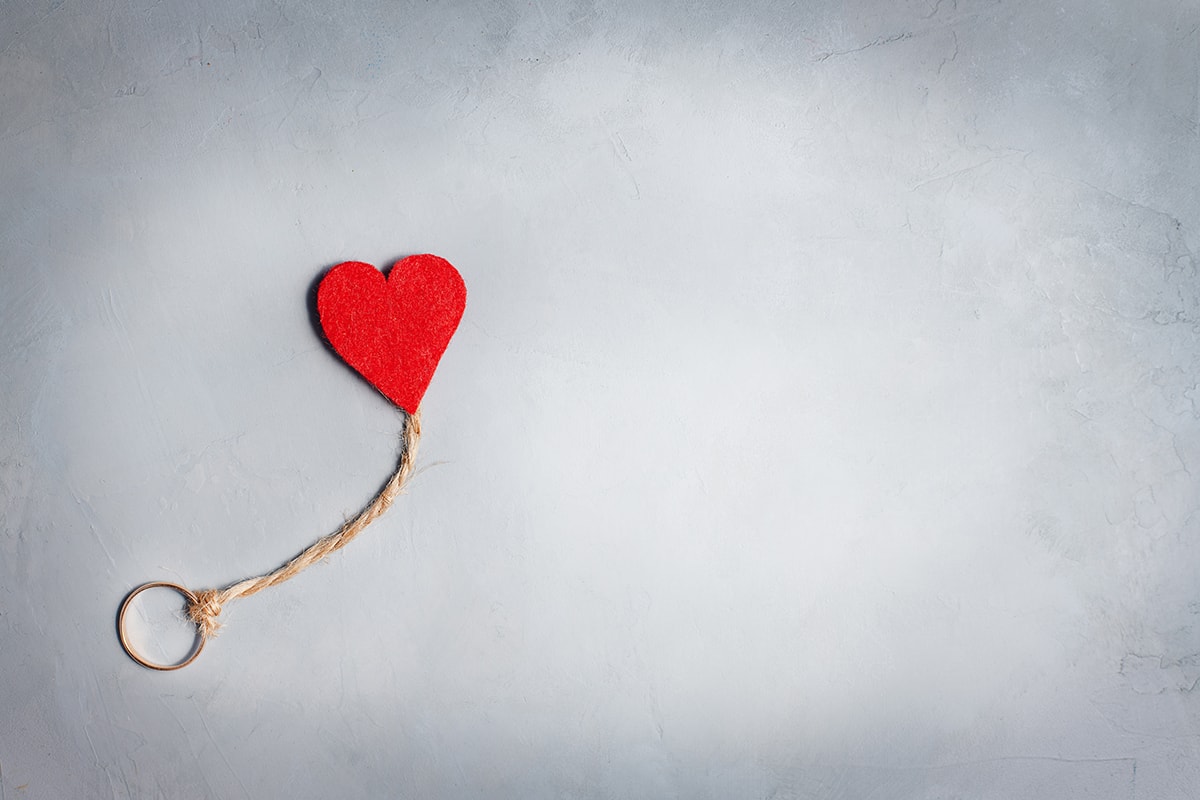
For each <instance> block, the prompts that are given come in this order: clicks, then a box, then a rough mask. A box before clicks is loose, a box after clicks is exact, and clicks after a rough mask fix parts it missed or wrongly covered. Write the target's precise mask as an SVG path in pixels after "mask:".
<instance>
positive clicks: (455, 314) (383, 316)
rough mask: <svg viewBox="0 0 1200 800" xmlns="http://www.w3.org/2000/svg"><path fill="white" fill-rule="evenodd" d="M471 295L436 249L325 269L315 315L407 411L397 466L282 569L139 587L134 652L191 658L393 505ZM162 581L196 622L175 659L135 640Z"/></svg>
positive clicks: (350, 358)
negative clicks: (436, 376) (369, 496)
mask: <svg viewBox="0 0 1200 800" xmlns="http://www.w3.org/2000/svg"><path fill="white" fill-rule="evenodd" d="M466 302H467V289H466V285H465V284H464V283H463V279H462V276H461V275H459V274H458V271H457V270H456V269H455V268H454V267H453V266H451V264H450V262H449V261H446V260H445V259H444V258H439V257H438V256H435V255H429V254H425V255H416V256H409V257H408V258H404V259H401V260H400V261H397V262H396V264H395V265H394V266H393V267H392V269H391V271H390V272H389V273H388V275H387V277H384V275H383V273H381V272H380V271H379V270H377V269H375V267H373V266H371V265H370V264H364V263H362V262H361V261H346V262H343V263H341V264H338V265H337V266H336V267H334V268H333V269H331V270H329V272H327V273H326V274H325V276H324V277H323V278H322V279H321V282H320V284H319V285H318V286H317V315H318V317H319V318H320V320H321V329H322V330H323V331H324V333H325V337H326V339H328V341H329V343H330V345H332V346H333V349H334V350H335V351H336V352H337V353H338V355H340V356H341V357H342V358H343V359H345V361H346V363H348V364H349V365H350V366H351V367H353V368H354V369H355V370H357V371H358V373H359V374H360V375H362V376H363V378H365V379H366V380H367V382H368V383H370V384H371V385H372V386H374V387H375V388H376V389H378V390H379V391H380V392H381V393H382V394H383V395H384V396H385V397H387V398H388V399H389V400H391V401H392V402H393V403H395V404H396V405H397V406H399V407H400V408H401V409H402V410H403V411H404V416H405V419H404V433H403V435H402V440H403V441H402V444H401V450H400V457H399V461H398V464H397V466H396V471H395V473H393V475H392V477H391V478H390V479H389V480H388V482H387V484H386V485H385V486H384V488H383V490H382V491H381V492H380V493H379V495H378V496H376V498H375V499H374V500H372V501H371V503H370V504H369V505H367V507H366V508H364V509H363V510H362V511H361V512H360V513H359V514H358V516H356V517H354V518H353V519H351V520H349V521H348V522H346V523H345V524H344V525H343V526H342V527H341V528H339V529H338V530H337V531H335V532H333V533H331V534H329V535H328V536H325V537H323V538H321V539H319V540H317V541H316V542H315V543H314V544H312V545H311V546H310V547H308V548H307V549H306V550H304V551H303V552H302V553H300V554H299V555H297V556H296V557H295V558H293V559H292V560H291V561H289V562H288V563H286V564H284V565H283V566H282V567H279V568H278V569H276V570H275V571H274V572H270V573H268V574H266V575H261V576H258V577H255V578H247V579H246V580H243V581H239V582H237V583H234V584H231V585H229V586H226V587H225V588H223V589H207V590H204V591H200V592H193V591H191V590H190V589H188V588H186V587H184V586H181V585H179V584H175V583H170V582H166V581H152V582H150V583H146V584H143V585H141V586H139V587H137V588H136V589H134V590H133V591H132V592H130V593H129V594H128V595H127V596H126V597H125V601H124V602H123V603H122V604H121V610H120V612H119V613H118V615H117V631H118V636H119V638H120V640H121V646H122V647H124V648H125V652H126V653H128V654H129V657H130V658H132V659H133V660H134V661H136V662H137V663H139V664H141V665H142V666H144V667H149V668H150V669H156V670H163V671H166V670H174V669H179V668H180V667H185V666H187V665H188V664H190V663H192V661H194V660H195V659H196V657H197V656H198V655H200V651H201V650H202V649H203V648H204V643H205V642H206V641H208V640H209V639H210V638H212V637H213V636H214V635H216V633H217V630H218V629H219V628H220V627H221V623H220V622H219V621H218V620H217V617H218V616H219V615H220V614H221V610H222V608H223V607H224V606H225V605H226V604H227V603H229V602H230V601H232V600H235V599H237V598H239V597H248V596H249V595H252V594H255V593H256V592H260V591H262V590H263V589H266V588H269V587H271V586H274V585H275V584H278V583H282V582H283V581H286V580H288V579H289V578H292V577H293V576H295V575H296V574H297V573H299V572H300V571H302V570H303V569H305V568H307V567H309V566H310V565H312V564H314V563H316V562H317V561H320V560H321V559H323V558H325V557H326V556H328V555H329V554H331V553H333V552H335V551H337V550H340V549H341V548H342V547H345V546H346V545H347V544H349V543H350V541H351V540H353V539H354V537H356V536H357V535H358V534H359V533H361V532H362V530H363V529H364V528H366V527H367V525H369V524H371V522H373V521H374V520H375V519H376V518H378V517H379V516H380V515H381V514H382V513H383V512H384V511H386V510H387V509H388V507H390V506H391V505H392V503H393V502H394V501H395V499H396V496H397V495H399V494H400V492H401V491H403V489H404V486H405V484H406V483H407V482H408V479H409V478H410V477H411V476H412V472H413V465H414V462H415V460H416V455H417V444H418V441H419V439H420V434H421V421H420V404H421V398H423V397H424V396H425V390H426V389H428V388H429V382H430V381H431V380H432V379H433V373H434V371H435V370H436V369H437V365H438V362H439V361H440V360H441V358H442V354H443V353H444V352H445V351H446V347H447V346H448V345H449V344H450V338H451V337H452V336H453V335H454V331H455V330H456V329H457V328H458V323H459V321H460V320H461V319H462V315H463V311H464V309H465V308H466ZM155 587H165V588H168V589H173V590H175V591H177V592H179V593H180V594H181V595H183V597H184V599H185V600H186V602H187V611H188V616H189V618H190V619H191V620H192V622H194V623H195V625H196V631H197V638H196V644H195V645H194V647H193V648H192V651H191V653H190V654H189V655H188V656H187V657H186V658H185V659H184V660H182V661H179V662H177V663H174V664H158V663H155V662H152V661H150V660H148V659H146V658H145V657H143V656H142V655H141V654H140V653H138V652H137V650H136V649H135V648H134V647H133V646H132V645H131V644H130V642H129V637H128V635H127V632H126V624H125V622H126V616H127V614H128V612H129V609H130V604H131V602H132V601H133V599H134V598H135V597H137V596H138V595H139V594H140V593H142V592H144V591H146V590H147V589H152V588H155Z"/></svg>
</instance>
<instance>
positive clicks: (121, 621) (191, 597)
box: [117, 581, 204, 672]
mask: <svg viewBox="0 0 1200 800" xmlns="http://www.w3.org/2000/svg"><path fill="white" fill-rule="evenodd" d="M158 587H162V588H164V589H173V590H174V591H176V592H179V594H181V595H183V596H184V598H186V599H187V601H188V604H189V605H194V604H195V603H196V595H195V594H193V593H192V591H191V590H190V589H188V588H186V587H183V586H180V585H179V584H178V583H170V582H169V581H151V582H150V583H143V584H142V585H141V586H139V587H137V588H136V589H134V590H133V591H132V592H130V593H129V595H128V596H127V597H126V598H125V602H124V603H121V613H120V614H118V615H117V636H118V637H120V639H121V647H123V648H125V652H126V653H128V654H129V657H130V658H132V659H133V660H134V661H136V662H137V663H139V664H141V665H142V666H143V667H149V668H150V669H156V670H159V671H160V672H170V671H171V670H173V669H183V668H184V667H186V666H187V665H188V664H190V663H192V662H193V661H195V660H196V656H198V655H200V651H201V650H203V649H204V637H203V636H201V635H200V633H199V630H197V633H196V639H197V640H198V641H199V642H200V643H199V644H197V645H196V646H195V649H194V650H192V653H191V655H189V656H188V657H187V658H186V659H184V660H183V661H180V662H179V663H178V664H155V663H154V662H153V661H147V660H146V659H145V658H143V657H142V656H141V655H140V654H139V653H138V652H137V651H136V650H134V649H133V645H131V644H130V643H129V639H128V637H126V635H125V613H126V612H127V611H128V610H129V604H130V603H132V602H133V598H135V597H137V596H138V595H139V594H141V593H142V592H144V591H146V590H147V589H155V588H158Z"/></svg>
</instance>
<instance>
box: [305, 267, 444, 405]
mask: <svg viewBox="0 0 1200 800" xmlns="http://www.w3.org/2000/svg"><path fill="white" fill-rule="evenodd" d="M466 304H467V287H466V285H465V284H464V283H463V279H462V276H461V275H459V274H458V270H456V269H455V268H454V267H453V266H452V265H451V264H450V262H449V261H447V260H446V259H444V258H439V257H438V256H434V255H429V254H425V255H419V256H409V257H408V258H404V259H401V260H400V261H397V262H396V264H395V266H393V267H392V269H391V272H389V273H388V276H387V277H386V278H385V277H384V276H383V273H382V272H380V271H379V270H377V269H375V267H373V266H371V265H370V264H364V263H362V262H361V261H346V262H343V263H341V264H338V265H337V266H336V267H334V268H333V269H331V270H329V272H327V273H326V274H325V277H324V278H322V279H321V283H320V285H319V286H318V287H317V314H318V315H319V316H320V318H321V328H322V329H323V330H324V331H325V337H326V338H327V339H329V343H330V344H331V345H333V349H334V350H336V351H337V353H338V355H340V356H341V357H342V358H344V359H345V360H346V363H347V364H349V365H350V366H352V367H354V369H355V370H357V371H358V373H359V374H361V375H362V376H363V377H364V378H366V379H367V382H368V383H370V384H371V385H372V386H374V387H375V388H376V389H378V390H379V391H380V392H382V393H383V394H384V396H385V397H387V398H388V399H389V400H391V401H392V402H393V403H395V404H396V405H398V406H400V407H401V408H403V409H404V410H405V411H407V412H409V413H410V414H412V413H416V410H417V406H419V405H420V404H421V398H422V397H424V396H425V390H426V389H428V388H429V382H430V381H431V380H432V379H433V372H434V370H435V369H437V365H438V361H440V360H441V358H442V353H444V352H446V346H447V345H449V344H450V337H451V336H453V335H454V331H455V329H456V328H458V322H459V320H460V319H462V315H463V310H464V309H465V308H466Z"/></svg>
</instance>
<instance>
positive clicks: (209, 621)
mask: <svg viewBox="0 0 1200 800" xmlns="http://www.w3.org/2000/svg"><path fill="white" fill-rule="evenodd" d="M405 417H406V419H405V422H404V434H403V437H402V438H403V443H404V444H403V447H402V449H401V451H400V459H399V463H398V464H397V466H396V472H395V473H394V474H393V475H392V477H391V479H389V480H388V482H387V485H386V486H384V487H383V490H382V491H380V492H379V494H378V495H377V496H376V497H375V499H374V500H372V501H371V503H370V505H368V506H367V507H366V508H364V509H363V510H362V511H360V512H359V514H358V516H356V517H354V518H353V519H351V520H348V521H347V522H346V523H345V524H343V525H342V527H340V528H338V529H337V530H336V531H335V532H333V533H331V534H329V535H327V536H323V537H321V538H320V539H318V540H317V541H316V542H314V543H313V544H312V545H311V546H310V547H309V548H308V549H307V550H305V551H304V552H302V553H300V555H298V556H296V557H295V558H293V559H292V560H291V561H289V562H287V563H286V564H284V565H283V566H282V567H280V568H279V569H277V570H275V571H274V572H270V573H267V574H266V575H260V576H258V577H257V578H247V579H246V580H244V581H238V582H237V583H235V584H232V585H230V586H226V587H225V588H224V589H206V590H204V591H202V592H196V601H195V602H194V603H190V604H189V606H188V617H189V618H190V619H191V620H192V622H194V623H196V627H197V629H198V630H199V631H200V635H201V636H203V637H204V638H205V639H211V638H212V637H214V636H216V635H217V631H218V630H220V629H221V623H220V622H219V621H218V620H217V617H219V616H220V615H221V609H222V608H223V607H224V606H225V604H227V603H228V602H229V601H231V600H236V599H238V598H239V597H249V596H250V595H252V594H257V593H258V592H261V591H262V590H263V589H269V588H270V587H272V586H275V585H277V584H280V583H283V582H284V581H286V580H290V579H291V578H294V577H296V575H298V574H300V573H301V572H303V571H304V570H306V569H308V568H309V567H311V566H312V565H313V564H315V563H317V562H318V561H320V560H321V559H323V558H325V557H327V556H329V555H331V554H333V553H335V552H337V551H338V550H341V549H342V548H343V547H345V546H346V545H348V544H350V542H352V541H353V540H354V537H356V536H358V535H359V534H360V533H362V531H363V529H364V528H366V527H367V526H368V525H370V524H371V523H372V522H374V521H375V520H376V519H378V518H379V516H380V515H381V514H383V512H385V511H387V510H388V508H390V507H391V505H392V503H394V502H395V501H396V497H397V496H399V495H400V493H401V492H403V491H404V488H405V486H406V485H407V484H408V481H409V479H410V478H411V477H412V473H413V465H414V464H415V462H416V460H417V444H418V443H419V441H420V438H421V412H420V410H419V409H418V410H417V411H416V412H415V413H413V414H406V415H405Z"/></svg>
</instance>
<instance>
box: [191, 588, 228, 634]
mask: <svg viewBox="0 0 1200 800" xmlns="http://www.w3.org/2000/svg"><path fill="white" fill-rule="evenodd" d="M220 615H221V592H220V590H219V589H206V590H204V591H203V592H196V602H194V603H192V604H191V605H190V606H188V617H189V618H190V619H191V620H192V622H194V623H196V627H197V628H199V629H200V635H201V636H202V637H204V638H205V639H211V638H212V637H214V636H216V635H217V631H219V630H220V629H221V623H220V622H218V621H217V617H219V616H220Z"/></svg>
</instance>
